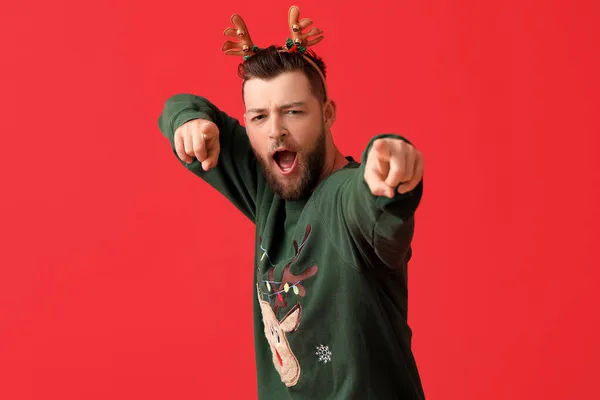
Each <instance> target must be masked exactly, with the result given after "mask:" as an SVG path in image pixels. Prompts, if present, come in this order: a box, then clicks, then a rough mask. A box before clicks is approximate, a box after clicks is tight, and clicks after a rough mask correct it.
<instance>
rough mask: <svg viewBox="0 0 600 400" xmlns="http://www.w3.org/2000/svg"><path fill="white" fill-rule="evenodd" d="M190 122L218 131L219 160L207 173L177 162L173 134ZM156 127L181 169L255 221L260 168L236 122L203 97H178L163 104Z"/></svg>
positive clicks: (198, 166)
mask: <svg viewBox="0 0 600 400" xmlns="http://www.w3.org/2000/svg"><path fill="white" fill-rule="evenodd" d="M194 119H207V120H209V121H212V122H214V123H215V124H216V125H217V127H218V128H219V143H220V147H221V149H220V152H219V159H218V162H217V166H216V167H214V168H212V169H210V170H209V171H204V170H203V169H202V164H201V163H200V162H198V160H197V159H196V158H194V159H193V161H192V162H191V163H190V164H188V163H186V162H184V161H182V160H180V159H179V157H178V156H177V152H176V150H175V142H174V135H175V131H176V130H177V128H179V127H180V126H181V125H183V124H185V123H186V122H188V121H191V120H194ZM158 126H159V129H160V131H161V132H162V134H163V135H164V136H165V137H166V138H167V139H168V140H169V143H170V145H171V149H172V152H173V154H174V155H175V157H176V158H177V160H179V162H180V163H181V164H182V165H183V166H184V167H185V168H187V169H188V170H189V171H190V172H192V173H194V174H196V175H197V176H199V177H200V178H202V179H203V180H204V181H206V182H207V183H208V184H210V185H211V186H212V187H214V188H215V189H216V190H217V191H219V192H220V193H221V194H222V195H224V196H225V197H226V198H227V199H228V200H229V201H230V202H231V203H232V204H233V205H234V206H235V207H237V208H238V209H239V210H240V211H241V212H242V213H243V214H244V215H245V216H246V217H248V218H249V219H250V220H251V221H252V222H256V208H257V190H258V179H259V176H261V174H260V169H259V168H260V167H259V165H258V161H257V160H256V157H255V155H254V152H253V151H252V148H251V146H250V141H249V139H248V136H247V135H246V128H245V127H243V126H242V125H240V123H239V122H238V120H237V119H235V118H232V117H230V116H228V115H227V114H226V113H225V112H223V111H221V110H219V109H218V108H217V107H216V106H215V105H214V104H212V103H211V102H210V101H208V100H207V99H205V98H203V97H200V96H195V95H192V94H178V95H175V96H172V97H170V98H169V99H168V100H167V101H166V102H165V104H164V108H163V110H162V113H161V115H160V117H159V119H158Z"/></svg>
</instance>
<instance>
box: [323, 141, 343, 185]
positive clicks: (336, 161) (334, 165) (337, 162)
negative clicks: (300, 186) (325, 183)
mask: <svg viewBox="0 0 600 400" xmlns="http://www.w3.org/2000/svg"><path fill="white" fill-rule="evenodd" d="M348 162H349V161H348V160H347V159H346V157H344V155H343V154H342V152H341V151H340V150H339V149H338V148H337V147H334V153H333V159H332V162H331V163H328V164H327V165H326V166H325V168H323V173H322V174H321V179H319V182H321V181H322V180H323V179H325V178H327V177H328V176H329V175H331V174H333V173H334V172H335V171H337V170H338V169H341V168H344V167H345V166H346V165H348Z"/></svg>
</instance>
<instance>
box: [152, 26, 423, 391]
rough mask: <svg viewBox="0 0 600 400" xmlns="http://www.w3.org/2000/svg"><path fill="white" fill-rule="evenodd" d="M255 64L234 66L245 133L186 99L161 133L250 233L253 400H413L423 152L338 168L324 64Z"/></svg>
mask: <svg viewBox="0 0 600 400" xmlns="http://www.w3.org/2000/svg"><path fill="white" fill-rule="evenodd" d="M303 21H305V20H303ZM237 22H238V24H236V25H239V20H238V21H237ZM234 23H235V21H234ZM300 24H301V27H302V21H300ZM241 26H243V29H244V30H245V25H243V22H242V25H241ZM296 26H297V25H296ZM239 30H240V28H239V26H238V31H237V33H238V34H239ZM294 32H295V30H294ZM226 33H227V31H226ZM243 34H246V35H247V32H243V33H242V35H240V36H243ZM246 37H248V36H246ZM295 39H297V37H296V38H295ZM226 48H227V46H225V47H224V49H226ZM252 53H253V55H252V56H251V57H249V58H248V59H247V60H246V61H245V62H244V63H243V64H241V65H240V69H239V72H240V76H241V77H242V78H243V81H244V83H243V86H242V88H243V89H242V97H243V100H244V104H245V107H246V113H245V114H244V121H245V128H244V127H243V126H242V125H240V124H239V123H238V121H237V120H236V119H234V118H231V117H229V116H228V115H227V114H226V113H225V112H223V111H221V110H219V109H218V108H217V107H216V106H215V105H214V104H212V103H211V102H210V101H208V100H207V99H205V98H202V97H199V96H194V95H189V94H181V95H176V96H173V97H172V98H170V99H168V100H167V102H166V104H165V107H164V110H163V113H162V114H161V116H160V119H159V126H160V129H161V131H162V133H163V134H164V135H165V136H166V137H167V138H168V139H169V142H170V144H171V147H172V150H173V152H174V153H175V154H176V155H177V156H178V158H179V159H180V160H181V162H182V164H183V165H184V166H185V167H186V168H187V169H188V170H190V171H191V172H193V173H194V174H196V175H198V176H199V177H200V178H202V179H203V180H205V181H206V182H208V183H209V184H210V185H212V186H213V187H214V188H215V189H217V190H218V191H220V192H221V193H222V194H224V195H225V196H226V197H227V198H228V199H229V200H230V201H231V202H232V203H233V204H234V205H235V206H236V207H237V208H238V209H239V210H241V211H242V212H243V213H244V214H245V215H246V216H247V217H248V218H250V219H251V220H252V221H253V222H254V223H255V224H256V238H255V246H256V255H255V273H254V280H255V281H254V285H255V289H256V290H255V296H256V299H255V302H254V326H255V348H256V363H257V375H258V391H259V398H261V399H269V400H276V399H290V398H291V399H361V400H362V399H385V400H387V399H407V400H408V399H424V394H423V389H422V386H421V381H420V378H419V373H418V370H417V367H416V363H415V360H414V358H413V354H412V351H411V329H410V328H409V326H408V324H407V264H408V261H409V259H410V258H411V240H412V236H413V230H414V213H415V210H416V209H417V206H418V204H419V201H420V199H421V195H422V190H423V184H422V176H423V159H422V156H421V153H420V152H419V151H418V150H416V149H415V148H414V147H413V146H412V145H411V144H409V143H408V142H407V141H406V140H405V139H404V138H402V137H400V136H398V135H393V134H384V135H378V136H376V137H374V138H373V139H372V140H371V141H370V143H369V145H368V146H367V148H366V150H365V151H364V153H363V155H362V163H360V164H359V163H357V162H356V161H355V160H354V159H353V158H352V157H344V156H343V155H342V153H341V152H340V151H339V150H338V148H337V147H336V145H335V143H334V140H333V136H332V133H331V128H332V126H333V124H334V122H335V118H336V106H335V103H334V102H333V101H332V100H331V99H329V98H328V96H327V90H326V84H325V81H324V77H325V66H324V64H323V62H322V60H320V59H318V58H316V56H314V53H310V54H313V55H307V53H303V54H301V53H293V52H287V51H282V50H281V49H278V48H276V47H274V46H271V47H269V48H267V49H262V50H260V49H258V48H256V47H254V48H253V52H252Z"/></svg>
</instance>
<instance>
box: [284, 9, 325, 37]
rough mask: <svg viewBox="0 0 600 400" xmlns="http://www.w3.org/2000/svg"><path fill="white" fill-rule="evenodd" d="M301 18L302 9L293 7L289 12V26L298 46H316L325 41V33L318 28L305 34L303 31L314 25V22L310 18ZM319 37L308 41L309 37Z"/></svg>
mask: <svg viewBox="0 0 600 400" xmlns="http://www.w3.org/2000/svg"><path fill="white" fill-rule="evenodd" d="M298 18H300V8H298V6H291V7H290V10H289V12H288V25H289V27H290V35H291V37H292V41H293V42H294V44H295V45H297V46H314V45H315V44H317V43H319V42H320V41H321V40H323V35H322V33H323V31H322V30H320V29H317V28H312V29H311V30H310V31H308V32H306V33H303V32H302V31H303V30H304V29H306V28H308V27H309V26H311V25H312V23H313V22H312V20H310V19H308V18H303V19H302V20H300V21H299V20H298ZM312 36H318V37H316V38H314V39H311V40H308V38H309V37H312Z"/></svg>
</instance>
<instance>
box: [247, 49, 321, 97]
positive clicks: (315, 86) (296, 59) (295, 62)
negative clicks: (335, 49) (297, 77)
mask: <svg viewBox="0 0 600 400" xmlns="http://www.w3.org/2000/svg"><path fill="white" fill-rule="evenodd" d="M304 55H305V56H307V57H309V58H310V59H311V60H312V61H313V62H314V63H315V64H317V66H318V67H319V69H320V70H321V72H322V73H323V76H326V73H325V63H324V62H323V60H322V59H321V58H319V57H317V56H316V54H314V52H312V51H310V52H309V51H307V52H306V53H304ZM292 71H303V72H304V74H305V75H306V77H307V78H308V81H309V82H310V88H311V91H312V93H313V94H314V95H315V96H316V97H317V99H319V100H320V101H321V102H323V103H324V102H325V101H326V100H327V98H326V97H327V95H326V92H325V85H324V82H323V79H321V75H320V74H319V72H318V71H317V70H316V69H315V67H314V66H312V65H311V64H310V63H309V62H308V61H306V60H305V59H304V57H303V56H302V55H301V54H299V53H288V52H280V51H279V49H278V48H277V47H275V46H269V47H267V48H265V49H259V50H257V51H256V52H255V53H254V55H253V56H252V57H250V58H248V59H247V60H246V61H244V62H243V63H241V64H240V65H239V67H238V75H239V76H240V78H242V79H243V81H244V82H243V83H242V98H243V97H244V86H245V84H246V81H247V80H249V79H253V78H256V79H263V80H270V79H273V78H276V77H277V76H279V75H280V74H282V73H284V72H292Z"/></svg>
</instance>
